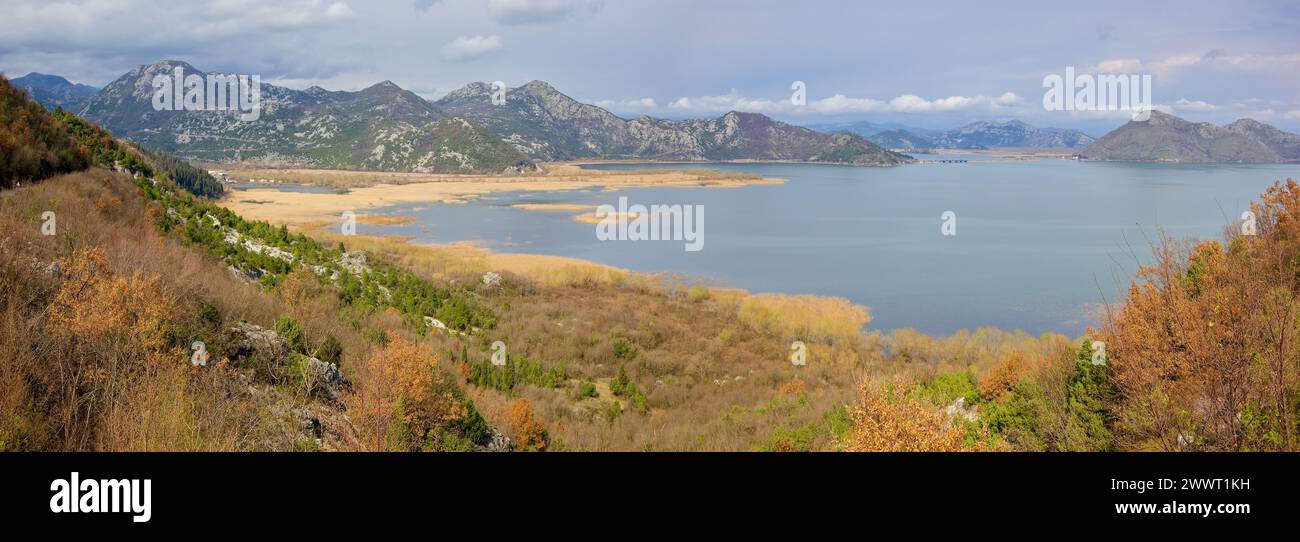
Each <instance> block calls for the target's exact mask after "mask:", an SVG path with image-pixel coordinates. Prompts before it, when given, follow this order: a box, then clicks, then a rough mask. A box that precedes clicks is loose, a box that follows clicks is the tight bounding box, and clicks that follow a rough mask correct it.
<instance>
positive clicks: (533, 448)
mask: <svg viewBox="0 0 1300 542" xmlns="http://www.w3.org/2000/svg"><path fill="white" fill-rule="evenodd" d="M506 418H507V419H508V420H509V421H510V429H511V431H512V432H513V433H514V435H515V446H517V447H518V448H519V449H521V450H524V451H528V452H540V451H544V450H546V445H547V443H546V440H547V436H546V423H545V422H543V421H542V419H541V418H539V417H538V416H537V412H536V411H535V410H534V409H533V404H532V403H530V402H528V400H527V399H524V398H523V397H520V398H518V399H515V400H513V401H511V402H510V405H509V406H507V407H506Z"/></svg>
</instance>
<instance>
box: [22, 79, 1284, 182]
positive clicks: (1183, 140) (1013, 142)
mask: <svg viewBox="0 0 1300 542" xmlns="http://www.w3.org/2000/svg"><path fill="white" fill-rule="evenodd" d="M176 68H180V69H182V70H183V71H184V73H186V74H192V75H198V76H200V77H203V76H206V75H208V74H205V73H204V72H202V71H200V70H198V69H196V68H195V67H193V66H191V65H189V64H187V63H185V62H181V61H174V60H165V61H160V62H156V63H153V64H148V65H142V66H139V67H137V68H135V69H133V70H131V71H129V72H127V73H125V74H123V75H122V76H121V77H119V78H117V79H116V80H114V81H113V82H111V83H109V84H108V85H106V86H105V87H104V88H102V89H95V88H94V87H91V86H88V85H80V84H74V83H72V82H70V81H68V80H67V79H65V78H63V77H59V76H55V75H45V74H40V73H31V74H28V75H27V76H24V77H19V78H16V79H14V80H13V84H14V85H15V86H18V87H22V88H24V89H26V90H27V91H28V92H29V93H30V94H31V95H32V97H33V98H34V99H36V100H37V101H39V102H40V103H41V104H42V105H44V106H46V107H47V108H50V109H53V108H54V107H62V108H64V109H66V110H68V111H73V112H76V113H78V114H80V115H81V116H84V117H86V118H88V119H90V120H92V121H95V122H97V123H99V124H101V125H102V126H104V127H105V128H107V129H108V130H110V131H112V132H113V133H114V134H116V135H118V136H120V137H126V138H129V139H132V140H134V141H137V142H139V143H141V144H143V145H146V146H149V147H154V148H157V149H160V150H163V151H166V152H169V153H172V154H176V155H179V156H183V157H185V158H189V159H197V160H205V161H212V162H232V161H235V162H248V163H254V164H261V165H269V166H298V167H319V168H338V169H363V170H382V171H416V172H437V173H475V174H479V173H502V172H527V171H534V170H536V169H537V168H538V166H537V163H538V162H545V161H557V160H585V159H629V160H683V161H700V160H764V161H806V162H829V163H845V164H856V165H881V166H891V165H898V164H905V163H909V162H912V161H913V158H912V157H910V156H908V155H906V154H901V153H900V152H895V150H897V151H903V152H918V151H927V150H932V149H988V148H998V147H1022V148H1080V147H1083V148H1082V149H1081V150H1080V151H1079V152H1078V153H1077V156H1079V157H1080V158H1082V159H1089V160H1138V161H1172V162H1236V163H1266V162H1294V161H1300V136H1296V135H1294V134H1290V133H1287V132H1283V131H1281V130H1279V129H1277V128H1275V127H1272V126H1269V125H1267V124H1263V123H1260V122H1257V121H1254V120H1250V119H1243V120H1239V121H1237V122H1234V123H1232V124H1229V125H1227V126H1223V127H1219V126H1215V125H1213V124H1208V123H1191V122H1188V121H1185V120H1183V119H1180V118H1177V117H1174V116H1171V115H1167V114H1164V113H1159V112H1156V113H1153V116H1152V119H1151V120H1150V121H1147V122H1140V123H1139V122H1130V123H1128V124H1125V125H1123V126H1121V127H1120V128H1118V129H1116V130H1114V131H1112V132H1111V133H1109V134H1107V135H1106V136H1104V137H1103V138H1101V139H1099V140H1094V138H1092V137H1090V136H1088V135H1087V134H1085V133H1083V132H1080V131H1078V130H1069V129H1061V128H1040V127H1035V126H1031V125H1029V124H1026V123H1024V122H1021V121H1017V120H1011V121H1004V122H984V121H981V122H974V123H971V124H967V125H965V126H962V127H960V128H955V129H951V130H932V129H925V128H917V127H912V126H906V125H902V124H897V123H873V122H852V123H840V124H814V125H810V126H808V127H800V126H795V125H791V124H787V123H785V122H781V121H778V120H775V119H772V118H770V117H767V116H765V115H761V114H757V113H744V112H738V111H731V112H728V113H726V114H724V115H722V116H720V117H717V118H711V119H688V120H669V119H660V118H654V117H650V116H641V117H637V118H634V119H625V118H622V117H619V116H618V115H615V114H613V113H611V112H609V111H607V110H605V109H602V108H600V107H597V106H595V105H591V104H586V103H582V102H580V101H578V100H575V99H573V98H570V97H569V96H567V95H565V94H564V93H562V92H560V91H559V90H557V89H555V88H554V87H552V86H551V85H549V84H547V83H545V82H543V81H532V82H529V83H527V84H525V85H523V86H520V87H516V88H510V89H506V92H505V100H504V103H500V104H498V103H494V102H493V100H492V87H491V86H489V85H488V84H486V83H470V84H468V85H465V86H464V87H462V88H459V89H457V90H455V91H452V92H451V93H448V94H447V95H446V96H443V97H442V98H440V99H438V100H436V101H432V102H431V101H428V100H425V99H424V98H422V97H420V96H419V95H417V94H415V93H413V92H410V91H408V90H404V89H402V88H401V87H399V86H397V85H396V84H394V83H392V82H391V81H384V82H381V83H378V84H375V85H372V86H370V87H368V88H366V89H363V90H360V91H354V92H351V91H330V90H325V89H323V88H320V87H315V86H313V87H310V88H308V89H305V90H295V89H290V88H285V87H280V86H276V85H271V84H266V83H263V84H262V85H261V100H262V110H261V115H260V118H259V119H258V120H257V121H253V122H245V121H241V120H239V118H238V116H237V115H235V114H232V113H231V112H222V111H171V110H163V111H158V110H155V109H154V107H153V94H154V87H153V79H154V77H155V76H157V75H170V74H171V73H172V72H173V70H174V69H176ZM889 149H895V150H889Z"/></svg>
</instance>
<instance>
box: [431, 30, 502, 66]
mask: <svg viewBox="0 0 1300 542" xmlns="http://www.w3.org/2000/svg"><path fill="white" fill-rule="evenodd" d="M502 45H503V43H502V41H501V36H497V35H495V34H493V35H491V36H458V37H457V38H456V39H454V40H451V42H450V43H448V44H446V45H444V46H442V56H443V58H446V59H447V60H452V61H456V62H462V61H466V60H473V59H476V58H480V57H483V56H484V55H488V54H491V53H494V52H496V51H498V50H500V49H501V46H502Z"/></svg>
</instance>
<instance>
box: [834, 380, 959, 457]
mask: <svg viewBox="0 0 1300 542" xmlns="http://www.w3.org/2000/svg"><path fill="white" fill-rule="evenodd" d="M899 388H900V386H896V385H883V386H882V385H877V384H875V383H872V382H863V383H862V384H861V385H860V386H859V388H858V403H857V404H856V405H855V406H854V407H853V409H852V413H851V415H852V420H853V425H852V427H851V428H850V429H849V431H848V434H847V435H845V436H844V437H843V438H842V439H841V441H840V447H841V448H842V449H843V450H845V451H850V452H956V451H961V450H964V449H966V446H965V445H964V442H963V441H964V438H965V435H964V431H963V430H962V429H961V428H960V427H958V426H956V425H954V424H953V422H952V420H950V419H949V418H948V416H946V415H945V414H944V413H942V412H940V411H939V410H936V409H934V408H933V407H931V406H929V405H926V404H924V403H921V402H919V401H917V400H915V399H912V398H910V397H908V396H907V395H906V394H904V393H902V392H901V391H900V389H899Z"/></svg>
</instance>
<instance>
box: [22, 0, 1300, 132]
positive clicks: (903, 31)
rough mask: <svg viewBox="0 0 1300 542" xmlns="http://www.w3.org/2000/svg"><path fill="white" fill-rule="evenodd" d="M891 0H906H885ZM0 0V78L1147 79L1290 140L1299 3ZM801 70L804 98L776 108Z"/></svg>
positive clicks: (828, 84)
mask: <svg viewBox="0 0 1300 542" xmlns="http://www.w3.org/2000/svg"><path fill="white" fill-rule="evenodd" d="M898 4H902V5H898ZM1075 4H1076V3H1067V2H982V3H977V2H924V1H910V2H904V3H896V2H889V3H884V2H879V3H877V2H863V1H794V0H789V1H780V2H777V1H732V0H696V1H686V0H657V1H640V0H372V1H362V0H337V1H335V0H207V1H193V2H191V1H170V2H161V1H145V0H103V1H89V0H86V1H78V0H65V1H15V0H0V13H4V17H0V71H3V72H5V73H6V74H8V75H10V76H17V75H23V74H26V73H27V72H30V71H39V72H43V73H53V74H58V75H63V76H66V77H68V78H70V79H72V80H74V81H77V82H84V83H87V84H93V85H103V84H105V83H107V82H109V81H111V80H112V79H114V78H116V77H117V76H118V75H120V74H122V73H123V72H125V71H127V70H129V69H131V68H132V67H134V66H136V65H139V64H143V63H148V62H153V61H156V60H160V59H164V58H174V59H180V60H186V61H189V62H191V63H192V64H194V65H195V66H196V67H198V68H200V69H204V70H225V71H235V72H241V73H252V74H259V75H261V76H262V77H263V80H265V81H268V82H273V83H277V84H282V85H286V86H290V87H296V88H305V87H307V86H310V85H313V84H319V85H321V86H323V87H325V88H330V89H343V90H355V89H360V88H364V87H366V86H369V85H370V84H373V83H376V82H378V81H381V80H385V79H389V80H392V81H394V82H395V83H397V84H399V85H401V86H403V87H405V88H408V89H411V90H413V91H416V92H418V93H420V94H421V95H424V96H426V97H430V98H436V97H438V96H440V95H442V94H445V93H446V92H448V91H450V90H452V89H454V88H456V87H459V86H461V85H463V84H465V83H467V82H470V81H496V80H500V81H505V82H506V83H507V84H509V85H512V86H513V85H518V84H522V83H525V82H527V81H529V80H532V79H542V80H545V81H548V82H550V83H551V84H553V85H555V86H556V87H557V88H558V89H560V90H561V91H563V92H565V93H566V94H569V95H570V96H573V97H575V98H578V99H581V100H584V101H588V102H593V103H598V104H599V105H602V106H604V107H606V108H608V109H610V110H612V111H614V112H616V113H619V114H621V115H624V116H636V115H640V114H650V115H655V116H664V117H674V118H683V117H705V116H716V115H718V114H720V113H723V112H725V111H727V110H730V109H740V110H749V111H758V112H762V113H767V114H770V115H772V116H774V117H777V118H780V119H782V120H787V121H791V122H795V123H798V124H809V123H819V122H840V121H852V120H870V121H877V122H901V123H905V124H909V125H916V126H923V127H931V128H935V127H951V126H955V125H959V124H964V123H966V122H970V121H974V120H997V119H1007V118H1020V119H1022V120H1025V121H1028V122H1031V123H1033V124H1039V125H1052V126H1065V127H1078V128H1083V129H1085V130H1087V131H1089V132H1093V133H1104V132H1105V131H1106V130H1108V129H1110V128H1113V127H1114V126H1117V125H1119V124H1121V123H1122V122H1124V120H1126V117H1125V116H1124V114H1123V113H1119V114H1115V113H1109V114H1102V113H1081V112H1065V111H1046V110H1044V108H1043V107H1042V96H1043V92H1044V89H1043V86H1042V81H1043V77H1044V76H1046V75H1049V74H1053V73H1055V74H1063V72H1064V70H1065V68H1066V67H1067V66H1073V67H1075V68H1076V70H1078V71H1079V72H1081V73H1084V72H1086V73H1124V74H1149V75H1151V76H1152V80H1153V98H1154V102H1155V103H1156V104H1157V107H1158V108H1161V109H1164V110H1166V111H1170V112H1173V113H1174V114H1177V115H1180V116H1183V117H1186V118H1188V119H1191V120H1196V121H1212V122H1217V123H1223V122H1230V121H1232V120H1235V119H1237V118H1240V117H1252V118H1256V119H1258V120H1261V121H1264V122H1269V123H1272V124H1275V125H1277V126H1280V127H1283V128H1285V129H1288V130H1290V131H1300V3H1297V2H1294V1H1291V2H1249V1H1240V2H1196V1H1180V2H1160V1H1156V2H1141V3H1138V2H1108V1H1090V2H1083V3H1077V5H1075ZM794 81H803V82H804V83H805V84H806V86H807V101H808V104H807V105H806V106H804V107H797V108H796V107H794V106H792V105H790V103H789V98H790V94H791V90H790V86H791V84H792V83H793V82H794Z"/></svg>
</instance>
